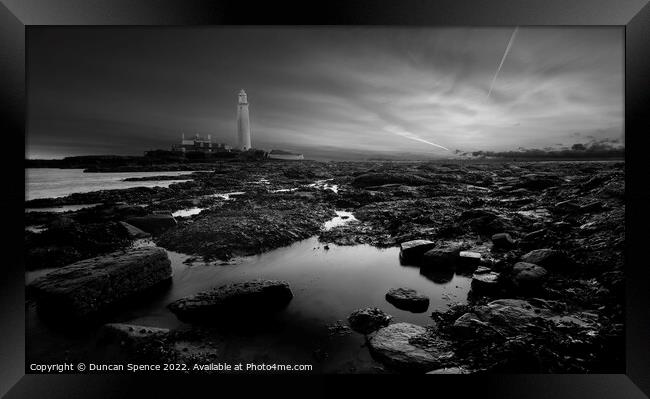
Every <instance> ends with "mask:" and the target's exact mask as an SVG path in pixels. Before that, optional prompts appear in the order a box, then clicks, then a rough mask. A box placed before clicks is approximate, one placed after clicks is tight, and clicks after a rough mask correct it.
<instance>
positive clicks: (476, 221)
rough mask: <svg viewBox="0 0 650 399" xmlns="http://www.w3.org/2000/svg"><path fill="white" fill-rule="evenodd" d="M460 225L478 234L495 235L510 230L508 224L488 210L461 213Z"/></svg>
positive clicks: (504, 219)
mask: <svg viewBox="0 0 650 399" xmlns="http://www.w3.org/2000/svg"><path fill="white" fill-rule="evenodd" d="M459 219H460V221H461V223H462V224H464V225H466V226H467V227H469V228H470V229H471V230H473V231H475V232H477V233H479V234H490V235H491V234H495V233H499V232H503V231H506V230H511V228H512V226H511V224H510V222H509V221H508V220H507V219H506V218H504V217H503V216H501V215H499V214H497V213H496V212H494V211H493V210H490V209H482V208H478V209H470V210H466V211H464V212H463V213H461V215H460V217H459Z"/></svg>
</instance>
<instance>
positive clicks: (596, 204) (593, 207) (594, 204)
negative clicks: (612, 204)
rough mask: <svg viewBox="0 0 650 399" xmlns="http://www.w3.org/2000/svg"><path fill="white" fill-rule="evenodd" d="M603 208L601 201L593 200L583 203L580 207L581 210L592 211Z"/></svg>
mask: <svg viewBox="0 0 650 399" xmlns="http://www.w3.org/2000/svg"><path fill="white" fill-rule="evenodd" d="M602 208H603V202H602V201H594V202H590V203H588V204H586V205H583V206H581V207H580V211H581V212H593V211H598V210H601V209H602Z"/></svg>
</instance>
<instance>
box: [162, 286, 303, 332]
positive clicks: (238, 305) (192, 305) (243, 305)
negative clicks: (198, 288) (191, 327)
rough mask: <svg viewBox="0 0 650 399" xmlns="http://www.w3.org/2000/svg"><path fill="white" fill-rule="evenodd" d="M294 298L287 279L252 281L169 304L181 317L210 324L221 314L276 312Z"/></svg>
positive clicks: (221, 315) (238, 314)
mask: <svg viewBox="0 0 650 399" xmlns="http://www.w3.org/2000/svg"><path fill="white" fill-rule="evenodd" d="M292 298H293V293H292V292H291V288H290V287H289V283H287V282H286V281H279V280H252V281H246V282H243V283H233V284H226V285H223V286H221V287H218V288H215V289H213V290H210V291H204V292H200V293H198V294H195V295H191V296H188V297H185V298H181V299H179V300H177V301H175V302H172V303H170V304H169V305H168V308H169V309H170V310H171V311H172V312H173V313H174V314H176V316H177V317H178V318H179V319H181V320H187V321H200V322H208V323H209V322H212V321H216V320H217V319H218V318H219V317H223V316H241V315H242V313H245V312H255V313H258V314H259V313H260V312H262V313H264V312H269V311H277V310H280V309H283V308H284V307H285V306H286V305H287V304H288V303H289V302H290V301H291V299H292Z"/></svg>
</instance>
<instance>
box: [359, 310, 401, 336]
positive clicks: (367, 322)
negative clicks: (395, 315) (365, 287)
mask: <svg viewBox="0 0 650 399" xmlns="http://www.w3.org/2000/svg"><path fill="white" fill-rule="evenodd" d="M391 319H392V316H390V315H388V314H386V313H385V312H384V311H382V310H381V309H379V308H363V309H357V310H355V311H354V312H352V313H351V314H350V316H349V317H348V323H350V327H351V328H352V329H353V330H354V331H356V332H358V333H361V334H370V333H371V332H373V331H376V330H378V329H380V328H382V327H386V326H387V325H388V324H389V323H390V321H391Z"/></svg>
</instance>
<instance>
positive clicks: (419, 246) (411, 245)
mask: <svg viewBox="0 0 650 399" xmlns="http://www.w3.org/2000/svg"><path fill="white" fill-rule="evenodd" d="M435 246H436V243H435V242H432V241H429V240H413V241H406V242H403V243H401V244H400V245H399V247H400V252H399V256H400V259H401V260H402V261H404V262H419V261H420V260H421V259H422V255H424V253H425V252H427V251H428V250H430V249H432V248H434V247H435Z"/></svg>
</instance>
